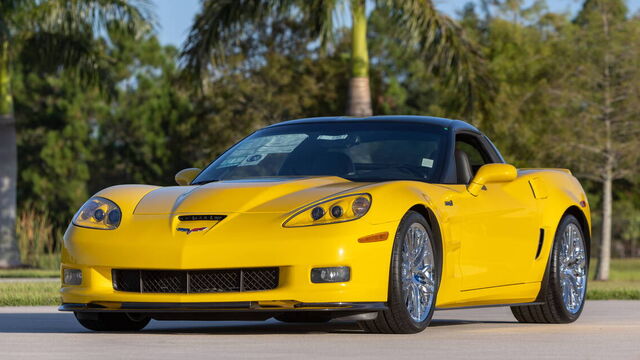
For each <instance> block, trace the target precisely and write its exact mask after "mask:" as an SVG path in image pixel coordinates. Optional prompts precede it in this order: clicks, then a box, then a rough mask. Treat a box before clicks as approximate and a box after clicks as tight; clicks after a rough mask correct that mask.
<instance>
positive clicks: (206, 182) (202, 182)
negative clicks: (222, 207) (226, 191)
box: [191, 179, 220, 185]
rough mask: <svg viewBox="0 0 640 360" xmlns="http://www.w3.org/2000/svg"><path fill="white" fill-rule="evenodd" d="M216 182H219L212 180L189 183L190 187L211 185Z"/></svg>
mask: <svg viewBox="0 0 640 360" xmlns="http://www.w3.org/2000/svg"><path fill="white" fill-rule="evenodd" d="M216 181H220V180H218V179H214V180H202V181H196V182H194V183H191V185H204V184H208V183H212V182H216Z"/></svg>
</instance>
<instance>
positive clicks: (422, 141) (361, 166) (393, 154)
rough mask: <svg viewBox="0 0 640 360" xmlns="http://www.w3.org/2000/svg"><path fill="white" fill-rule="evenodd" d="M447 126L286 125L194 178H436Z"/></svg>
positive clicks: (203, 180) (255, 138) (243, 143)
mask: <svg viewBox="0 0 640 360" xmlns="http://www.w3.org/2000/svg"><path fill="white" fill-rule="evenodd" d="M446 132H447V130H446V129H445V128H443V127H441V126H437V125H430V124H420V123H409V122H406V123H405V122H334V123H331V122H326V123H310V124H291V125H284V126H276V127H271V128H266V129H263V130H260V131H257V132H256V133H254V134H253V135H251V136H249V137H247V138H246V139H244V140H242V141H241V142H239V143H238V144H236V145H235V146H233V147H232V148H231V149H230V150H229V151H227V152H225V153H224V154H223V155H222V156H220V157H219V158H218V159H217V160H216V161H214V162H213V163H212V164H211V165H209V167H207V168H206V169H205V170H204V171H203V172H202V173H201V174H200V175H198V177H197V178H196V179H195V180H194V182H193V183H194V184H202V183H206V182H211V181H223V180H237V179H255V178H266V177H304V176H339V177H342V178H345V179H348V180H352V181H367V182H375V181H387V180H418V181H426V182H437V181H438V180H439V179H440V175H441V172H442V168H443V165H444V164H443V161H444V156H445V154H444V152H445V149H446V148H447V144H446V141H447V136H446V135H445V134H446Z"/></svg>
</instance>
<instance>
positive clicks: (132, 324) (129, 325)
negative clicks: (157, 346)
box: [74, 312, 151, 331]
mask: <svg viewBox="0 0 640 360" xmlns="http://www.w3.org/2000/svg"><path fill="white" fill-rule="evenodd" d="M74 314H75V316H76V319H77V320H78V322H79V323H80V325H82V326H84V327H85V328H87V329H89V330H93V331H140V330H142V329H143V328H144V327H145V326H147V324H148V323H149V321H151V319H150V318H149V317H146V316H143V317H134V316H131V315H129V314H127V313H79V312H76V313H74Z"/></svg>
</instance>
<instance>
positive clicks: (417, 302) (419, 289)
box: [360, 211, 440, 334]
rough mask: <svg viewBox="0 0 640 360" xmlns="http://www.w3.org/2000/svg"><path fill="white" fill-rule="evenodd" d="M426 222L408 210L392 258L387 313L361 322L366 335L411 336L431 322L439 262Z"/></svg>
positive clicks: (438, 279)
mask: <svg viewBox="0 0 640 360" xmlns="http://www.w3.org/2000/svg"><path fill="white" fill-rule="evenodd" d="M435 249H436V246H435V240H434V237H433V233H432V232H431V227H430V226H429V223H427V221H426V219H425V218H424V217H423V216H422V215H420V214H419V213H417V212H415V211H409V212H408V213H407V214H406V215H405V216H404V217H403V219H402V221H401V222H400V226H399V227H398V231H397V233H396V238H395V240H394V244H393V252H392V255H391V270H390V273H389V298H388V304H387V305H388V307H389V308H388V310H385V311H381V312H379V313H378V317H377V318H376V319H374V320H366V321H361V322H360V325H361V327H362V328H363V329H364V330H365V331H367V332H374V333H396V334H411V333H417V332H420V331H422V330H424V329H425V328H426V327H427V326H428V325H429V323H430V322H431V317H432V316H433V309H434V308H435V303H436V295H437V292H438V286H439V281H440V260H439V257H438V256H437V255H438V254H436V252H435Z"/></svg>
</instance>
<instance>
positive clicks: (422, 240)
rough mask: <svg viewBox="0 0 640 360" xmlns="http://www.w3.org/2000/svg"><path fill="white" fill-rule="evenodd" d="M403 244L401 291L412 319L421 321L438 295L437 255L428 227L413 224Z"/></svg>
mask: <svg viewBox="0 0 640 360" xmlns="http://www.w3.org/2000/svg"><path fill="white" fill-rule="evenodd" d="M403 240H404V242H403V244H402V265H401V270H402V278H401V280H402V291H403V299H404V302H405V305H406V307H407V311H408V312H409V314H410V316H411V318H412V319H413V320H414V321H417V322H421V321H424V320H425V319H426V317H427V316H428V315H429V313H430V311H431V307H432V306H433V304H432V302H433V301H432V299H433V297H434V294H435V287H436V283H435V280H434V272H433V271H434V270H433V268H434V255H433V248H432V245H431V240H430V238H429V234H428V233H427V230H426V228H425V227H424V226H423V225H422V224H420V223H414V224H412V225H411V226H410V227H409V229H407V232H406V233H405V236H404V238H403Z"/></svg>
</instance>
